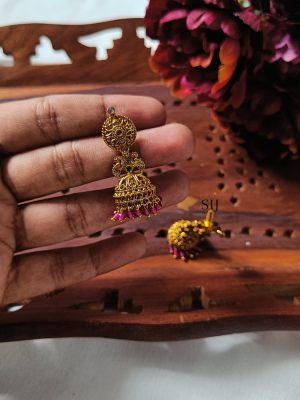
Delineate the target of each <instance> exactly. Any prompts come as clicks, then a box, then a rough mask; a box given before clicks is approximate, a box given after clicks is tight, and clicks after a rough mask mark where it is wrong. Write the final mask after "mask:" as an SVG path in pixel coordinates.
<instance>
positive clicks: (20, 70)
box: [0, 18, 158, 86]
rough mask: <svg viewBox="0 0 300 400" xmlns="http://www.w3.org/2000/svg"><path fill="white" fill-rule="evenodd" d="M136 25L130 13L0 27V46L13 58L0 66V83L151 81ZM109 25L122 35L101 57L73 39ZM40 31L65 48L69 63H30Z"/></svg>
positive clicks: (139, 23)
mask: <svg viewBox="0 0 300 400" xmlns="http://www.w3.org/2000/svg"><path fill="white" fill-rule="evenodd" d="M140 26H143V20H142V19H141V18H131V19H120V20H115V21H107V22H99V23H95V24H88V25H55V24H22V25H11V26H4V27H0V46H1V47H2V48H3V52H4V53H5V54H6V55H11V56H13V58H14V66H12V67H3V66H2V67H1V66H0V86H16V85H18V86H24V85H26V86H29V85H41V84H43V85H45V84H55V83H85V82H119V81H125V80H126V81H135V82H140V81H149V80H157V79H158V77H157V76H156V75H154V74H153V73H152V72H151V71H150V69H149V66H148V58H149V55H150V50H149V49H147V48H146V47H145V46H144V40H143V39H140V38H139V37H138V36H137V33H136V30H137V28H138V27H140ZM112 28H121V29H122V37H121V38H120V39H118V40H116V41H115V42H114V47H113V48H112V49H109V50H108V59H107V60H101V61H98V60H97V59H96V51H97V49H96V48H95V47H88V46H85V45H83V44H82V43H80V42H79V41H78V39H79V38H80V37H82V36H86V35H90V34H92V33H95V32H101V31H105V30H107V29H112ZM41 36H46V37H48V38H49V39H50V41H51V43H52V46H53V49H54V50H65V52H66V53H67V55H68V56H69V58H70V59H71V61H72V64H70V65H65V64H63V65H52V64H51V65H30V57H31V56H32V55H34V54H35V48H36V46H37V45H38V44H39V41H40V37H41ZM124 66H126V68H124Z"/></svg>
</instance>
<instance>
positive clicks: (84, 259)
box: [0, 95, 193, 305]
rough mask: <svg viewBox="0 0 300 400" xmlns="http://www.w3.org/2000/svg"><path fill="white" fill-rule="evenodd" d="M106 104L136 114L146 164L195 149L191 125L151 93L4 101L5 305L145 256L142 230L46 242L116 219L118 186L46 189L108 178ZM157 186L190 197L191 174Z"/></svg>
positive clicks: (0, 169)
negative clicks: (103, 133)
mask: <svg viewBox="0 0 300 400" xmlns="http://www.w3.org/2000/svg"><path fill="white" fill-rule="evenodd" d="M107 104H108V105H114V106H115V107H116V109H118V110H121V111H122V113H124V114H125V115H128V116H129V117H130V118H131V119H132V120H133V121H134V123H135V125H136V126H137V129H138V130H139V132H138V136H137V145H138V148H139V152H140V153H141V155H142V156H143V159H144V160H145V162H146V164H147V167H157V166H160V165H162V164H164V163H166V164H167V163H172V162H175V161H181V160H183V159H187V158H188V157H190V156H191V153H192V150H193V139H192V134H191V132H190V130H188V129H187V128H186V127H184V126H182V125H180V124H170V125H164V124H165V112H164V109H163V106H162V105H161V103H160V102H158V101H157V100H154V99H151V98H147V97H138V96H118V95H114V96H97V95H81V96H80V95H75V96H73V95H72V96H50V97H44V98H39V99H31V100H25V101H20V102H10V103H3V104H1V105H0V120H1V127H0V148H1V153H2V154H3V156H4V157H3V159H2V160H1V164H0V268H1V269H0V305H4V304H9V303H15V302H18V301H21V300H24V299H28V298H30V297H33V296H38V295H41V294H44V293H46V292H51V291H52V290H55V289H58V288H62V287H65V286H68V285H72V284H74V283H77V282H80V281H83V280H86V279H90V278H92V277H94V276H96V275H98V274H101V273H105V272H108V271H110V270H112V269H115V268H117V267H120V266H122V265H124V264H126V263H128V262H131V261H133V260H136V259H137V258H139V257H141V256H142V255H143V254H144V252H145V249H146V241H145V238H144V236H143V235H140V234H139V233H131V234H125V235H121V236H119V237H112V238H110V239H106V240H100V241H98V242H96V243H94V244H92V245H88V246H74V247H65V248H62V246H60V249H54V250H53V247H52V248H50V249H47V248H46V247H47V246H48V245H55V247H56V245H57V244H60V243H62V242H65V241H69V240H72V239H74V238H78V237H82V236H88V235H90V234H92V233H94V232H97V231H101V230H103V229H105V228H108V227H111V226H112V224H113V222H112V221H111V220H110V216H111V214H112V212H113V210H114V203H113V200H112V195H113V189H112V188H108V189H105V190H95V191H88V192H82V193H77V194H75V193H71V194H69V195H65V196H61V195H60V196H55V197H53V196H52V197H51V196H50V197H49V196H48V195H53V194H57V193H61V191H62V190H64V189H67V188H70V187H76V186H80V185H82V184H85V183H89V182H92V181H97V180H101V179H105V178H108V177H110V176H111V168H112V160H113V157H114V155H115V154H114V152H113V151H112V150H111V149H109V148H108V147H107V146H106V145H105V143H104V141H103V140H102V138H101V137H100V136H99V132H100V130H101V124H102V123H103V121H104V120H105V118H106V114H105V109H106V105H107ZM162 138H163V140H162ZM154 183H155V185H156V186H157V188H158V192H159V193H160V194H161V195H162V197H163V204H164V206H166V205H171V204H176V203H177V202H179V201H181V200H182V199H183V198H184V197H185V196H186V194H187V188H188V185H187V181H186V178H185V177H184V175H183V174H182V173H179V172H178V171H172V172H167V173H165V174H161V175H158V176H157V177H155V178H154ZM47 196H48V197H47ZM133 242H134V243H135V246H132V243H133ZM41 248H43V249H44V250H43V251H41ZM45 248H46V249H45ZM116 248H117V249H118V251H115V250H116ZM37 249H38V250H39V251H36V250H37ZM23 250H30V251H29V252H27V254H24V253H22V251H23ZM16 252H17V253H19V254H16Z"/></svg>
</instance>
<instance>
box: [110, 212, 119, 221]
mask: <svg viewBox="0 0 300 400" xmlns="http://www.w3.org/2000/svg"><path fill="white" fill-rule="evenodd" d="M112 219H114V220H115V221H120V214H118V213H115V214H114V215H113V217H112Z"/></svg>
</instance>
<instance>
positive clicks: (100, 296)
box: [0, 19, 300, 341]
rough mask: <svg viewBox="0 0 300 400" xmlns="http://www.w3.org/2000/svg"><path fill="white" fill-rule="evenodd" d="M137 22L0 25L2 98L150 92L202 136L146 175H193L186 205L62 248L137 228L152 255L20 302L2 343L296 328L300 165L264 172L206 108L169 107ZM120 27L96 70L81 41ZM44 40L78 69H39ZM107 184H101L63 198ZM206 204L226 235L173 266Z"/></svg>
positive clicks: (0, 330) (5, 318)
mask: <svg viewBox="0 0 300 400" xmlns="http://www.w3.org/2000/svg"><path fill="white" fill-rule="evenodd" d="M140 24H141V21H140V20H138V19H137V20H136V19H134V20H129V21H127V22H126V21H112V22H107V23H100V24H93V25H87V26H85V27H84V26H79V27H69V26H68V27H66V26H64V27H62V26H56V25H53V26H52V25H44V24H32V25H21V26H13V27H3V28H0V43H1V45H2V46H3V48H4V51H5V52H6V53H7V54H12V55H13V56H14V60H15V65H14V67H0V85H1V87H0V100H1V101H7V100H13V99H20V98H25V97H31V96H36V95H45V94H50V93H102V94H103V93H124V94H140V95H149V96H153V97H156V98H157V99H159V100H160V101H161V102H162V103H163V104H165V106H166V109H167V113H168V121H169V122H171V121H177V122H180V123H184V124H186V125H188V126H189V127H190V128H191V129H192V130H193V131H194V132H195V135H196V152H195V155H194V156H193V158H192V159H191V160H187V161H185V162H183V163H178V164H171V165H165V166H161V167H160V168H154V169H151V170H148V175H149V176H152V175H155V174H160V173H163V172H164V171H167V170H170V169H174V168H181V169H183V170H185V172H186V173H187V174H188V175H189V177H190V180H191V190H190V195H189V199H188V200H187V201H186V202H184V203H183V204H182V203H181V204H179V205H178V206H176V207H171V208H169V209H166V210H163V211H162V212H160V213H159V214H158V215H157V216H156V217H155V218H153V219H151V220H150V221H148V220H147V221H145V220H139V221H136V222H133V223H130V224H128V223H127V224H124V225H122V226H116V227H114V228H112V229H108V230H106V231H103V232H95V233H94V234H93V235H91V236H90V237H88V238H84V239H81V240H74V241H71V242H68V243H66V244H64V245H69V246H71V245H74V244H84V243H93V242H95V241H98V240H101V239H102V238H103V239H104V238H107V237H110V236H117V235H121V234H122V233H124V232H130V231H138V232H140V233H142V234H144V235H145V236H146V238H147V240H148V243H149V246H148V252H147V256H146V257H145V258H144V259H142V260H140V261H137V262H135V263H132V264H130V265H127V266H126V267H124V268H122V269H119V270H117V271H114V272H111V273H108V274H105V275H103V276H100V277H98V278H96V279H93V280H89V281H87V282H83V283H81V284H79V285H74V286H72V287H69V288H66V289H65V290H60V291H56V292H54V293H49V294H47V295H45V296H39V297H37V298H34V299H32V300H31V301H24V305H23V307H22V308H20V307H21V304H20V305H15V306H19V308H20V309H19V310H18V311H15V310H16V309H18V308H17V307H14V305H11V306H9V307H7V308H2V309H1V310H0V340H1V341H12V340H23V339H31V338H42V337H67V336H73V337H74V336H96V337H97V336H103V337H112V338H125V339H134V340H177V339H190V338H195V337H207V336H213V335H221V334H226V333H232V332H245V331H253V330H256V331H257V330H269V329H278V330H288V329H297V330H298V329H300V305H299V304H300V301H299V299H300V250H299V249H300V215H299V202H300V186H299V180H300V168H299V162H294V163H291V162H290V163H280V164H277V165H270V164H269V165H263V164H257V162H255V161H254V160H252V159H251V158H249V157H248V155H247V153H246V151H245V150H244V149H243V148H242V147H240V146H239V145H237V144H235V143H233V142H232V141H231V139H230V137H229V136H228V135H227V134H226V133H224V132H221V131H220V130H219V129H218V127H217V126H216V125H215V123H214V121H213V120H212V119H211V116H210V111H209V110H207V109H205V108H203V107H200V106H199V105H198V104H197V102H196V99H195V98H187V99H185V100H184V101H179V100H176V99H174V98H172V97H171V96H170V94H169V91H168V89H166V88H165V87H163V86H162V85H160V84H158V83H157V82H155V81H154V80H153V75H152V73H151V72H150V71H149V68H148V62H147V58H148V55H149V51H148V50H147V49H144V47H143V43H142V41H140V39H138V40H137V38H136V27H137V26H139V25H140ZM115 26H122V29H123V30H124V31H125V34H123V39H122V41H119V44H118V46H117V45H116V46H115V48H114V49H113V50H112V51H111V53H110V54H109V59H108V60H109V62H107V64H106V66H105V62H102V61H101V62H97V61H95V57H94V56H95V53H94V51H91V50H90V49H89V50H86V49H83V48H82V46H80V45H78V44H77V41H78V37H79V36H82V35H84V34H88V33H91V32H95V31H99V30H103V29H108V28H109V27H115ZM41 35H46V36H48V37H49V38H50V40H51V42H52V44H53V46H54V47H55V48H57V49H59V48H63V49H65V50H66V51H67V52H68V54H69V56H70V57H71V58H72V61H73V64H72V65H71V66H63V68H60V67H59V68H58V66H54V67H53V68H48V66H40V67H37V66H31V65H30V64H29V61H28V60H29V57H30V55H31V54H33V52H34V48H35V46H36V43H37V40H38V38H39V37H40V36H41ZM126 38H127V43H126V40H125V39H126ZM120 40H121V39H120ZM137 43H139V44H137ZM141 45H142V47H139V48H138V47H137V46H141ZM137 49H140V50H139V51H140V52H139V51H137ZM108 60H107V61H108ZM116 60H118V62H116ZM133 60H134V63H133ZM101 63H102V64H101ZM101 65H102V66H101ZM67 67H68V68H67ZM101 68H102V69H101ZM103 80H105V81H106V82H105V83H103ZM129 81H133V82H135V83H134V84H130V83H129ZM150 81H151V82H150ZM162 140H163V138H162ZM108 183H109V182H94V183H92V184H90V185H85V187H84V188H83V187H81V188H74V189H70V191H69V192H68V193H67V194H63V195H68V194H69V193H72V192H76V191H81V190H84V189H87V188H88V189H96V188H101V187H103V186H104V185H107V184H108ZM206 200H208V201H213V202H214V204H216V201H218V211H217V213H216V214H217V220H218V222H219V223H220V224H221V226H222V227H223V229H224V230H225V232H226V237H225V238H220V237H212V238H211V239H210V240H208V241H207V242H206V243H205V247H204V251H203V253H202V256H201V258H200V259H198V260H196V261H193V262H189V263H183V262H180V261H175V260H174V259H172V258H171V257H170V256H169V255H168V254H167V243H166V232H167V228H168V226H169V225H170V224H171V223H172V222H174V221H175V220H176V219H178V218H198V217H202V216H204V214H205V212H206V208H205V206H204V204H205V201H206ZM13 311H14V312H13Z"/></svg>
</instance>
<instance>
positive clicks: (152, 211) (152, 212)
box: [150, 207, 157, 215]
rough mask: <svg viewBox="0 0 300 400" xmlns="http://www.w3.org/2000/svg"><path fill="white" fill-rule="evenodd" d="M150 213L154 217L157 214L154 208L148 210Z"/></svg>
mask: <svg viewBox="0 0 300 400" xmlns="http://www.w3.org/2000/svg"><path fill="white" fill-rule="evenodd" d="M150 213H151V214H154V215H155V214H157V211H156V208H155V207H151V208H150Z"/></svg>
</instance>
